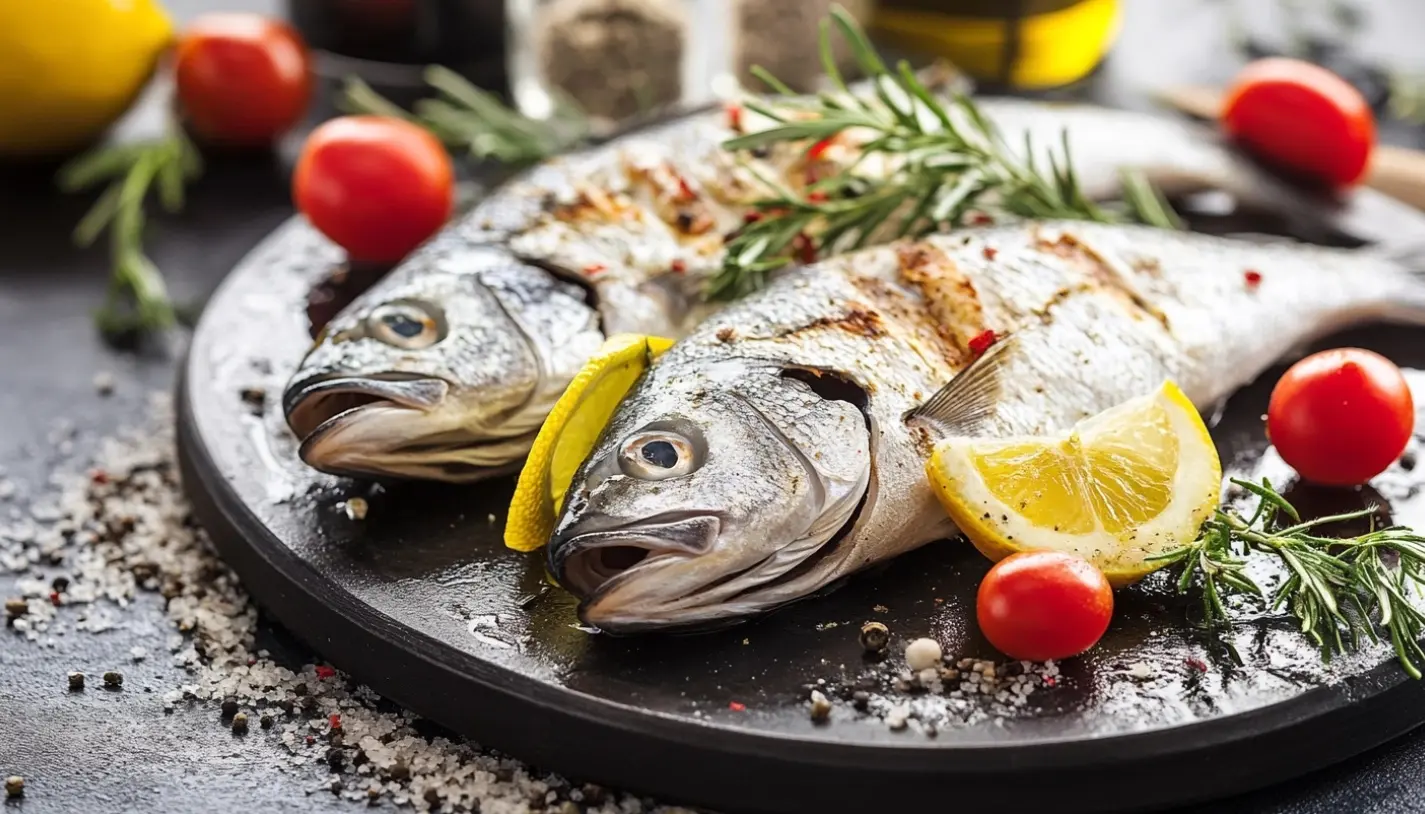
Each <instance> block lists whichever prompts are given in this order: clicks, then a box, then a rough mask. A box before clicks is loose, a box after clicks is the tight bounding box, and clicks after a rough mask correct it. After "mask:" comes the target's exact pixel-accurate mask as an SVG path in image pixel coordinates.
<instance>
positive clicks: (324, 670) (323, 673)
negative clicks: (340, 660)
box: [317, 664, 336, 679]
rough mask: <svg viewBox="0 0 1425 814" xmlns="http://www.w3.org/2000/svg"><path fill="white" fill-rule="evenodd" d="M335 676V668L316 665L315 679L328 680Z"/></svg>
mask: <svg viewBox="0 0 1425 814" xmlns="http://www.w3.org/2000/svg"><path fill="white" fill-rule="evenodd" d="M334 675H336V668H334V667H328V666H326V665H325V664H318V665H317V678H320V679H328V678H331V677H332V676H334Z"/></svg>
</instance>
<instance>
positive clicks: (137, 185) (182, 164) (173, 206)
mask: <svg viewBox="0 0 1425 814" xmlns="http://www.w3.org/2000/svg"><path fill="white" fill-rule="evenodd" d="M202 170H203V162H202V158H201V157H200V156H199V154H198V150H197V148H196V147H195V146H194V145H193V143H192V142H191V141H190V140H189V139H188V136H187V135H185V134H184V132H183V129H182V127H181V126H179V125H178V124H177V123H176V122H173V123H171V124H170V126H169V128H168V130H167V132H166V133H165V134H164V135H163V136H161V137H160V138H158V139H154V140H150V141H144V142H139V143H136V144H122V145H115V146H106V147H98V148H95V149H93V150H91V151H89V152H87V153H85V154H83V155H81V156H79V157H77V158H75V159H74V160H72V161H70V162H69V163H67V164H65V165H64V166H63V167H61V168H60V170H59V173H58V175H57V176H56V183H58V185H59V187H60V189H62V190H64V191H65V192H78V191H81V190H85V189H90V188H93V187H95V186H97V185H99V184H101V183H104V182H108V184H109V185H108V187H107V188H106V189H105V190H104V192H103V193H101V194H100V195H99V198H98V199H97V200H96V201H95V202H94V205H93V206H92V207H91V208H90V209H89V212H88V213H86V214H85V216H84V217H83V219H81V220H80V221H79V224H78V225H77V226H76V227H75V229H74V242H75V243H76V244H77V245H79V246H89V245H91V244H93V243H94V241H95V240H97V239H98V238H99V235H100V234H102V233H103V232H104V230H105V229H108V230H109V254H110V264H111V265H112V272H111V274H110V277H109V287H108V293H107V295H106V296H105V300H104V305H103V306H102V307H101V308H100V309H99V310H98V312H97V313H96V314H95V318H96V320H97V322H98V324H99V328H100V330H101V331H103V332H104V333H105V334H107V335H109V336H115V335H118V334H123V333H127V332H130V331H137V332H140V333H143V332H149V331H162V330H166V329H168V328H171V327H173V326H174V325H175V324H176V323H177V321H178V315H177V311H176V310H175V309H174V307H173V302H172V301H171V300H170V299H169V296H168V287H167V286H166V285H165V284H164V281H163V274H162V272H160V271H159V270H158V267H157V266H156V265H154V263H153V261H152V260H150V259H149V257H148V255H147V254H146V253H145V252H144V249H143V230H144V224H145V221H146V216H145V213H144V204H145V201H146V200H147V198H148V195H149V192H150V190H152V189H154V188H157V192H158V200H159V204H160V205H161V206H162V207H163V208H164V210H165V211H167V212H170V213H176V212H178V211H180V210H181V209H182V208H183V194H184V186H185V185H186V184H187V183H188V182H190V181H192V180H194V179H196V178H197V177H198V176H199V175H200V174H201V173H202Z"/></svg>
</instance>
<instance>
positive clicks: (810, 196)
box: [807, 191, 826, 203]
mask: <svg viewBox="0 0 1425 814" xmlns="http://www.w3.org/2000/svg"><path fill="white" fill-rule="evenodd" d="M807 200H808V201H811V202H812V203H826V193H825V192H821V191H817V192H808V193H807Z"/></svg>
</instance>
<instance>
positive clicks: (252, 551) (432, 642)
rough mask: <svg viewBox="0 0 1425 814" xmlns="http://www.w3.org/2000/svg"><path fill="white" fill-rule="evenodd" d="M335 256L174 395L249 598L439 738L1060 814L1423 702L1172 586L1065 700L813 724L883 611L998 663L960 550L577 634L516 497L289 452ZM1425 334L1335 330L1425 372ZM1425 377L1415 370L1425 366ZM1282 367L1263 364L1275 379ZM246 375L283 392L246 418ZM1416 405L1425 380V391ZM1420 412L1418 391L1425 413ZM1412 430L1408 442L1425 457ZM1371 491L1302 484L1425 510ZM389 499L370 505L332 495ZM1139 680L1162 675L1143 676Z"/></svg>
mask: <svg viewBox="0 0 1425 814" xmlns="http://www.w3.org/2000/svg"><path fill="white" fill-rule="evenodd" d="M337 261H338V254H337V252H336V250H335V249H334V248H333V247H331V246H330V245H329V244H327V243H326V242H325V241H324V240H322V239H321V238H320V237H319V236H317V235H316V234H315V233H313V232H312V231H311V230H310V229H309V228H308V227H306V226H305V225H304V224H302V223H301V222H298V221H293V222H291V223H289V224H287V225H286V226H284V227H283V228H282V229H280V230H279V231H278V232H277V233H275V234H274V235H272V236H271V237H270V238H269V239H268V240H267V241H266V242H265V243H263V244H262V245H261V246H260V247H259V248H258V249H256V250H255V251H254V252H253V253H252V254H251V255H250V256H249V257H248V258H247V260H245V261H244V262H243V264H242V265H241V266H240V267H239V268H238V269H237V270H236V271H235V272H234V273H233V274H232V275H231V276H230V277H229V278H228V280H227V282H226V283H225V284H224V285H223V286H222V288H221V289H220V290H219V292H218V293H217V294H216V295H215V297H214V298H213V300H212V301H211V303H210V304H209V306H208V309H207V312H206V313H205V315H204V317H203V320H202V323H201V324H200V326H199V328H198V330H197V333H196V336H195V337H194V340H193V343H192V346H191V350H190V356H189V359H188V360H187V363H186V365H185V371H184V375H183V378H182V380H181V381H180V383H179V393H178V405H179V412H180V416H179V418H180V422H179V431H180V436H179V441H180V445H181V455H182V462H183V467H184V475H185V483H186V487H187V489H188V491H189V494H190V496H191V497H192V500H193V502H194V505H195V509H196V510H197V512H198V515H199V518H200V519H201V520H202V521H203V523H204V524H205V525H206V527H207V528H208V529H209V530H210V531H211V533H212V536H213V539H214V541H215V542H216V544H217V545H218V546H219V548H220V549H221V550H222V552H223V554H224V555H225V556H226V557H227V559H228V561H229V562H230V563H231V564H232V565H233V567H234V568H235V569H236V570H237V571H238V573H239V574H240V575H241V577H242V578H243V580H244V581H245V583H246V585H247V587H248V589H249V590H250V591H251V592H252V594H253V595H254V596H255V597H256V598H257V600H258V601H259V602H260V603H261V604H262V605H263V606H265V608H266V609H267V610H268V611H269V612H271V613H272V614H273V615H274V616H275V617H276V618H277V619H278V620H280V621H281V622H282V623H283V624H284V625H286V626H287V627H289V628H290V629H291V630H292V631H293V632H294V633H296V634H297V635H299V636H300V637H302V638H303V639H305V640H306V641H307V642H308V643H310V644H311V645H312V646H313V647H315V648H316V649H317V650H318V651H319V652H321V653H322V654H323V655H324V656H325V657H327V658H329V659H330V660H331V662H332V663H333V664H335V665H336V666H338V667H340V668H342V669H344V670H347V671H349V672H350V673H351V674H352V675H354V676H355V677H356V678H358V679H359V680H361V681H363V682H365V683H367V684H369V685H370V686H371V687H373V688H374V689H376V690H377V691H379V692H381V693H383V694H385V695H387V696H389V697H391V698H393V699H395V700H396V701H399V702H400V703H402V704H405V705H407V706H409V707H410V708H412V709H414V710H416V711H417V712H419V713H421V714H422V715H425V716H427V717H430V718H432V719H434V720H436V721H438V722H440V723H442V724H444V725H446V726H449V727H451V728H453V729H456V730H458V731H460V732H462V733H465V734H468V735H470V736H472V737H473V738H475V739H477V740H479V741H480V742H482V743H484V744H487V745H489V746H492V747H496V748H499V749H501V750H504V751H506V752H508V753H510V754H512V755H514V756H516V757H519V758H522V759H525V760H527V761H531V762H534V763H537V764H541V765H543V766H545V767H547V768H550V769H553V770H557V771H560V772H563V773H566V774H569V775H571V776H573V777H575V778H580V779H590V780H597V781H600V782H603V783H607V784H610V785H614V786H618V787H625V788H632V789H637V790H641V791H644V792H648V793H652V794H656V795H659V796H662V797H664V798H666V799H673V800H680V801H686V802H689V803H693V804H698V805H704V806H709V807H716V808H721V809H727V810H737V811H748V812H791V811H817V812H827V811H877V810H880V811H884V810H909V809H910V808H911V807H913V806H923V805H932V804H941V805H943V804H945V803H946V802H948V801H951V800H953V801H954V802H955V803H957V804H959V805H986V804H992V805H995V806H996V807H997V809H999V810H1003V809H1005V808H1013V807H1017V806H1029V805H1046V806H1053V808H1054V810H1056V811H1063V812H1074V811H1110V810H1129V809H1144V808H1153V807H1163V806H1168V805H1176V804H1184V803H1188V802H1192V801H1198V800H1204V799H1208V798H1213V797H1219V796H1223V795H1228V794H1232V793H1236V792H1240V791H1244V790H1246V789H1249V788H1254V787H1259V786H1263V785H1266V784H1269V783H1273V782H1277V781H1280V780H1282V779H1285V778H1287V777H1290V776H1293V775H1296V774H1299V773H1303V772H1307V771H1310V770H1313V769H1315V768H1318V767H1321V766H1324V765H1326V764H1329V763H1332V762H1335V761H1339V760H1342V759H1344V758H1346V757H1348V756H1350V755H1353V754H1356V753H1358V752H1360V751H1362V750H1365V749H1367V748H1369V747H1372V746H1375V745H1377V744H1379V743H1382V742H1384V741H1386V740H1388V739H1390V738H1393V737H1395V736H1397V735H1399V734H1401V733H1403V732H1405V731H1407V730H1409V729H1410V728H1412V727H1414V726H1416V725H1417V724H1419V723H1420V722H1422V721H1425V693H1422V692H1420V689H1421V687H1420V685H1419V684H1418V683H1417V682H1414V681H1410V680H1409V679H1407V678H1406V677H1405V675H1404V673H1403V672H1402V670H1401V669H1400V668H1399V666H1397V665H1396V663H1395V662H1394V659H1393V656H1392V654H1391V653H1390V652H1389V650H1388V649H1387V648H1385V647H1383V646H1378V647H1372V648H1368V649H1366V650H1365V651H1363V652H1360V653H1357V654H1353V655H1351V656H1348V657H1344V658H1340V659H1337V660H1336V661H1334V662H1332V663H1331V664H1330V665H1329V666H1326V665H1323V664H1322V663H1321V660H1320V657H1319V655H1318V654H1317V653H1316V651H1315V650H1314V649H1313V648H1312V647H1311V646H1309V644H1308V643H1307V642H1306V641H1305V640H1304V639H1303V638H1302V637H1301V636H1300V635H1299V634H1297V633H1296V632H1295V631H1294V630H1293V629H1292V625H1291V624H1290V623H1289V622H1287V621H1286V620H1284V619H1281V618H1279V617H1273V616H1268V615H1262V616H1260V617H1259V618H1256V619H1253V620H1251V621H1248V622H1245V623H1243V624H1242V625H1240V627H1239V628H1238V629H1237V630H1236V631H1235V633H1234V634H1233V635H1231V636H1230V637H1228V638H1229V639H1230V641H1231V643H1232V644H1233V645H1234V646H1235V650H1236V652H1237V653H1238V654H1240V656H1241V658H1242V660H1243V662H1244V663H1243V664H1241V665H1240V666H1239V665H1237V664H1235V663H1234V661H1233V659H1232V658H1231V655H1230V652H1229V648H1228V647H1226V646H1223V645H1221V644H1218V643H1217V641H1218V640H1216V639H1214V638H1213V637H1211V636H1208V635H1207V634H1206V633H1203V632H1201V631H1199V630H1197V629H1196V628H1194V627H1193V626H1192V625H1191V624H1190V623H1189V618H1190V616H1191V614H1192V610H1193V608H1194V607H1195V605H1194V601H1193V600H1191V599H1190V598H1180V597H1178V596H1176V595H1175V594H1174V593H1173V592H1172V591H1171V590H1170V588H1169V586H1167V585H1166V584H1165V581H1164V580H1162V579H1161V578H1150V579H1149V580H1147V581H1146V582H1145V583H1144V584H1141V585H1139V586H1137V587H1135V588H1133V589H1130V590H1127V591H1123V592H1120V594H1119V597H1118V602H1119V607H1118V609H1117V612H1116V615H1115V618H1114V624H1113V628H1112V630H1111V631H1110V632H1109V634H1108V636H1107V637H1106V638H1105V639H1104V640H1103V642H1102V644H1101V645H1100V646H1099V647H1097V648H1095V649H1094V650H1093V651H1092V652H1091V653H1090V654H1089V655H1087V656H1086V657H1083V658H1079V659H1074V660H1071V661H1069V662H1067V663H1065V664H1064V665H1063V675H1062V676H1061V677H1060V679H1059V681H1058V682H1057V686H1054V687H1043V688H1042V689H1041V690H1040V691H1038V692H1036V693H1035V694H1034V695H1032V696H1030V703H1029V704H1028V706H1026V707H1024V708H1023V709H1020V710H1018V711H1015V712H1013V713H1011V714H1008V715H1004V714H1000V712H996V711H995V710H994V709H992V708H991V707H992V706H994V705H993V704H980V705H977V706H974V707H973V709H972V711H971V712H969V713H967V714H965V715H963V716H961V717H962V718H963V720H960V721H958V722H957V723H955V724H954V725H952V726H948V727H942V728H941V729H940V731H939V733H938V737H935V738H931V737H929V736H928V735H927V734H926V733H925V732H924V731H922V730H921V728H920V727H919V726H917V725H912V726H911V727H910V728H909V729H908V730H906V731H902V732H893V731H890V730H889V729H888V728H887V727H886V725H885V724H884V723H882V722H880V721H877V720H874V719H871V718H867V717H864V716H860V715H858V714H857V713H855V712H854V710H853V709H852V706H851V705H850V704H846V703H843V702H838V704H837V706H836V709H835V712H834V713H833V716H832V720H831V722H830V723H829V724H826V725H820V726H819V725H815V724H813V723H812V721H811V720H810V718H809V715H808V711H807V697H808V688H809V686H810V685H814V684H815V683H816V682H817V681H818V680H819V679H825V680H826V682H827V683H828V685H830V687H831V688H833V689H832V692H835V691H836V689H837V688H841V687H846V686H849V685H851V684H852V683H854V682H855V681H856V680H858V679H862V678H864V677H868V676H869V677H874V678H875V680H876V681H879V682H884V681H885V675H886V673H887V670H888V669H889V668H888V667H887V666H886V665H877V664H871V663H868V662H866V661H865V660H864V659H863V658H862V654H861V648H860V646H859V645H858V643H857V630H858V628H859V626H860V625H861V624H862V622H863V621H865V620H868V619H878V620H880V621H883V622H885V623H886V624H887V625H889V626H890V628H891V630H892V632H893V634H894V636H895V637H896V641H895V644H894V647H896V648H899V647H901V646H903V645H904V643H905V641H907V640H909V639H910V638H912V637H917V636H923V635H933V636H935V637H937V638H938V639H939V640H940V641H941V642H942V643H943V645H944V647H945V649H946V652H947V653H951V654H956V655H961V656H977V657H986V658H992V657H993V656H994V653H993V651H992V649H991V648H989V646H988V645H986V644H985V643H984V642H983V641H982V640H981V639H980V638H978V635H977V634H976V632H975V626H974V624H973V623H972V621H971V619H972V614H973V601H974V594H975V587H976V585H977V583H978V581H979V579H980V577H981V576H982V575H983V573H984V571H985V569H986V567H987V563H986V562H985V561H984V560H983V559H982V558H981V557H979V556H978V555H977V554H976V553H975V552H974V551H973V550H972V549H971V548H970V547H969V546H967V545H964V544H960V543H956V542H942V543H937V544H934V545H930V546H926V547H925V548H922V549H920V550H919V551H916V552H913V553H911V554H909V555H906V556H904V557H901V558H900V559H898V560H896V561H894V562H892V563H890V564H889V565H888V566H886V567H884V568H882V569H880V570H879V571H876V572H874V573H870V574H866V575H863V576H861V577H859V578H858V579H856V580H853V581H852V582H851V583H850V584H848V585H846V586H845V587H843V588H841V589H840V590H839V591H836V592H834V593H831V594H829V595H827V596H823V597H819V598H815V599H811V600H808V601H806V602H802V603H800V604H798V605H795V606H792V607H790V608H787V609H785V610H783V611H781V612H778V613H775V614H772V615H771V616H768V617H766V618H763V619H760V620H757V621H754V622H751V623H748V624H744V625H741V626H738V627H735V628H732V629H728V630H723V631H720V632H716V633H708V634H702V635H696V636H681V637H674V636H666V635H664V636H652V637H642V638H613V637H610V636H606V635H601V634H597V633H592V632H588V631H585V630H583V629H581V628H580V627H579V626H578V620H577V619H576V617H575V613H574V602H573V600H572V599H571V598H570V597H569V596H568V595H566V594H565V593H563V592H562V591H560V590H558V589H557V588H554V587H551V586H550V585H549V584H547V582H546V580H545V577H544V572H543V568H542V564H541V559H540V558H539V557H538V556H522V555H519V554H516V553H514V552H511V551H509V550H507V549H505V548H504V547H503V545H502V544H501V528H502V522H503V517H504V507H505V504H506V501H507V500H508V498H509V495H510V491H511V488H512V483H511V482H510V481H508V480H501V481H496V482H491V483H485V484H479V485H475V486H469V487H460V488H456V487H449V486H435V485H430V484H404V485H393V486H388V487H386V488H384V489H383V488H380V487H376V488H373V487H372V486H370V485H368V484H361V483H357V482H353V481H347V480H341V479H337V478H331V477H326V476H322V475H318V474H316V473H313V472H312V471H310V470H307V469H306V468H304V467H303V466H302V465H301V463H300V462H298V461H297V459H296V455H295V450H294V446H295V444H294V441H293V439H292V438H291V436H290V434H289V433H288V431H287V429H286V426H285V424H284V423H283V419H282V417H281V415H280V409H278V406H277V403H278V401H279V395H280V392H281V388H282V385H283V384H284V382H285V379H286V378H287V376H288V375H289V374H290V372H291V371H292V369H293V367H294V365H295V364H296V363H297V361H298V360H299V359H300V357H301V356H302V354H303V352H304V351H305V349H306V348H307V346H308V345H309V343H310V339H309V334H308V328H309V326H308V325H307V321H306V318H305V316H304V306H305V304H306V300H307V295H308V291H309V289H310V288H311V287H312V286H313V285H314V284H315V283H316V282H317V281H318V280H320V279H321V278H322V277H323V276H324V275H326V274H327V273H328V272H329V271H330V270H331V268H332V267H333V266H334V265H335V264H336V263H337ZM1420 338H1421V334H1420V333H1419V331H1412V330H1407V329H1376V330H1370V331H1362V332H1359V333H1355V334H1352V335H1350V336H1345V337H1335V338H1333V339H1332V341H1331V344H1342V343H1346V342H1349V343H1353V344H1363V345H1366V346H1370V347H1375V348H1377V349H1380V350H1382V351H1384V352H1386V353H1389V354H1390V355H1392V356H1394V357H1395V358H1397V359H1398V360H1399V361H1401V362H1402V363H1403V364H1409V365H1414V366H1417V367H1425V344H1422V343H1421V342H1420ZM1412 376H1413V380H1414V381H1415V382H1416V383H1417V384H1422V385H1425V375H1422V376H1415V374H1413V373H1412ZM1271 378H1272V377H1267V380H1270V379H1271ZM245 388H261V389H263V390H265V391H266V393H267V399H266V402H265V405H263V406H259V407H255V406H253V405H252V404H251V395H250V394H249V398H248V400H244V398H243V395H242V391H243V390H244V389H245ZM1420 392H1425V390H1422V391H1420ZM1267 394H1268V385H1267V384H1266V383H1259V384H1258V385H1257V386H1253V387H1251V388H1248V389H1247V390H1245V391H1243V392H1242V393H1240V394H1238V395H1237V396H1236V397H1234V398H1233V400H1232V402H1231V403H1230V404H1229V405H1228V406H1227V408H1226V409H1225V411H1224V413H1223V415H1222V417H1221V420H1220V421H1219V423H1218V424H1217V426H1216V429H1215V433H1214V434H1215V435H1216V437H1217V439H1218V441H1219V443H1220V444H1221V447H1222V452H1223V459H1224V461H1227V462H1228V463H1229V465H1230V467H1229V468H1230V469H1231V470H1232V471H1234V472H1237V473H1246V474H1251V475H1254V476H1258V475H1261V474H1263V473H1267V474H1269V475H1272V476H1273V478H1274V480H1278V479H1279V480H1280V481H1281V482H1282V483H1286V482H1287V480H1288V479H1287V475H1288V474H1289V472H1288V471H1287V470H1286V469H1285V467H1284V466H1283V465H1282V464H1281V462H1280V461H1279V460H1278V459H1276V458H1275V456H1274V455H1272V454H1271V453H1270V452H1268V453H1266V454H1265V455H1264V454H1263V450H1262V445H1263V442H1262V427H1261V420H1260V416H1261V414H1262V412H1263V410H1264V408H1265V404H1266V399H1267ZM1421 401H1422V403H1425V399H1421ZM1414 454H1415V450H1414V445H1412V450H1411V452H1410V453H1409V455H1408V456H1407V463H1408V462H1409V461H1410V460H1413V456H1414ZM1376 488H1377V489H1378V490H1379V492H1375V491H1369V492H1319V493H1312V492H1311V490H1309V489H1308V488H1305V487H1297V488H1296V489H1294V490H1293V495H1292V497H1293V499H1294V500H1296V501H1297V502H1298V503H1299V504H1302V505H1306V506H1309V507H1317V508H1322V509H1332V510H1339V509H1341V508H1343V507H1355V506H1360V505H1362V504H1363V503H1365V502H1368V501H1371V500H1380V501H1382V502H1385V503H1388V504H1389V506H1390V508H1391V510H1392V511H1393V512H1394V513H1395V517H1396V519H1397V520H1400V521H1403V522H1413V523H1416V524H1421V523H1425V504H1423V503H1422V502H1421V501H1420V500H1419V499H1417V498H1416V487H1415V485H1414V483H1413V481H1412V480H1411V478H1410V476H1409V474H1408V473H1406V472H1405V471H1404V470H1402V469H1400V468H1396V469H1394V470H1392V471H1391V472H1390V473H1388V474H1387V475H1386V476H1383V477H1382V478H1381V479H1379V480H1378V481H1377V484H1376ZM353 496H361V497H365V498H366V499H368V500H369V503H370V511H369V514H368V515H367V516H366V517H365V519H364V520H359V521H358V520H352V519H350V518H349V517H348V516H347V515H346V514H345V513H344V512H343V511H341V510H340V507H339V505H338V504H339V503H340V502H341V501H343V500H345V499H347V498H349V497H353ZM1145 675H1146V677H1144V676H1145Z"/></svg>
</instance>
